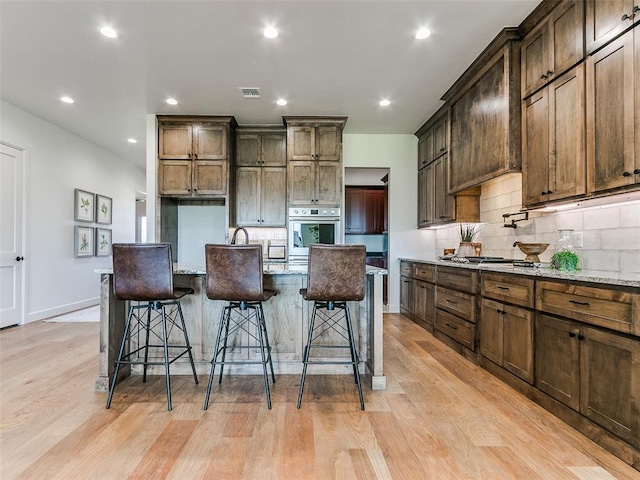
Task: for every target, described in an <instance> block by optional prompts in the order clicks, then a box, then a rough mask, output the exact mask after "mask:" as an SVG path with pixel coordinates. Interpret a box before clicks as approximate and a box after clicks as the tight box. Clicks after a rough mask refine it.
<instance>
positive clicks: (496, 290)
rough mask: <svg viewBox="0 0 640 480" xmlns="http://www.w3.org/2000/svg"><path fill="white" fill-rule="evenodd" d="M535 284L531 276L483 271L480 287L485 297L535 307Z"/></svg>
mask: <svg viewBox="0 0 640 480" xmlns="http://www.w3.org/2000/svg"><path fill="white" fill-rule="evenodd" d="M533 285H534V282H533V279H531V278H523V277H519V276H516V275H501V274H499V273H485V272H483V273H482V276H481V286H480V288H481V291H482V296H483V297H488V298H493V299H495V300H501V301H503V302H507V303H513V304H514V305H520V306H522V307H529V308H533V305H534V301H535V299H534V295H533Z"/></svg>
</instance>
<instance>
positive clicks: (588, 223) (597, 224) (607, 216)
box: [584, 207, 620, 230]
mask: <svg viewBox="0 0 640 480" xmlns="http://www.w3.org/2000/svg"><path fill="white" fill-rule="evenodd" d="M618 227H620V208H619V207H613V208H597V209H593V210H586V211H585V212H584V229H585V230H596V229H597V230H601V229H603V228H618Z"/></svg>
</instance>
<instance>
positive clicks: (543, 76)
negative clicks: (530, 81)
mask: <svg viewBox="0 0 640 480" xmlns="http://www.w3.org/2000/svg"><path fill="white" fill-rule="evenodd" d="M547 76H548V75H545V74H544V73H543V74H542V75H540V78H541V79H542V80H545V79H546V78H547Z"/></svg>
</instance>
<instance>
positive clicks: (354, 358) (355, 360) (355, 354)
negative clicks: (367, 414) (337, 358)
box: [344, 303, 364, 410]
mask: <svg viewBox="0 0 640 480" xmlns="http://www.w3.org/2000/svg"><path fill="white" fill-rule="evenodd" d="M344 311H345V313H346V318H347V330H348V334H349V346H350V347H351V360H352V361H353V373H354V376H355V378H356V385H357V386H358V395H359V397H360V410H364V399H363V398H362V385H361V384H360V371H359V369H358V352H357V351H356V344H355V342H354V340H353V325H352V324H351V315H350V314H349V306H348V305H347V304H346V303H345V306H344Z"/></svg>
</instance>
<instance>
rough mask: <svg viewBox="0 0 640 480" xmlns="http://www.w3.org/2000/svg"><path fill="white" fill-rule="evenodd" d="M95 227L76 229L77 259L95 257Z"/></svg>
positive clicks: (78, 227) (75, 251)
mask: <svg viewBox="0 0 640 480" xmlns="http://www.w3.org/2000/svg"><path fill="white" fill-rule="evenodd" d="M93 232H94V229H93V227H81V226H79V225H76V226H75V227H74V242H73V245H74V256H76V257H93V251H94V248H93V247H94V240H93Z"/></svg>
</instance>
